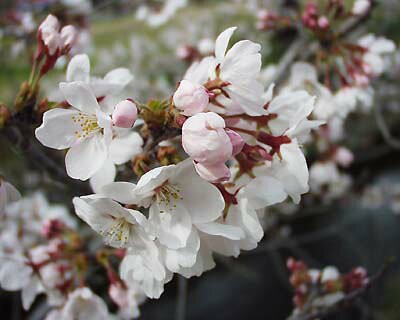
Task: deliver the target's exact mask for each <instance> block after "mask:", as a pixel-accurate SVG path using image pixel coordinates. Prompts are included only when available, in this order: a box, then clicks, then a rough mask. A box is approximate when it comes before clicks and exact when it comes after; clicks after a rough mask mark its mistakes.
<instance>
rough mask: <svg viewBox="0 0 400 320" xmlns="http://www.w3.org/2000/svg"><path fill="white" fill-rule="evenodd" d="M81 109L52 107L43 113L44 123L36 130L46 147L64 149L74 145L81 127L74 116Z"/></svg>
mask: <svg viewBox="0 0 400 320" xmlns="http://www.w3.org/2000/svg"><path fill="white" fill-rule="evenodd" d="M78 113H79V111H77V110H75V109H61V108H57V109H52V110H49V111H47V112H45V114H44V115H43V123H42V124H41V126H40V127H39V128H37V129H36V130H35V135H36V138H37V139H38V140H39V141H40V143H41V144H43V145H45V146H46V147H49V148H53V149H57V150H62V149H66V148H69V147H71V146H72V144H73V143H74V142H75V141H76V140H77V136H76V132H81V131H82V130H81V127H80V125H79V124H78V123H76V122H74V121H73V119H72V117H73V116H77V115H78Z"/></svg>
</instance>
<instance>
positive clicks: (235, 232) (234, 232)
mask: <svg viewBox="0 0 400 320" xmlns="http://www.w3.org/2000/svg"><path fill="white" fill-rule="evenodd" d="M196 227H197V228H198V229H199V230H200V231H201V232H204V233H207V234H210V235H214V236H221V237H224V238H228V239H231V240H240V239H242V238H243V237H244V233H243V230H242V229H240V228H238V227H234V226H230V225H227V224H223V223H218V222H210V223H201V224H196Z"/></svg>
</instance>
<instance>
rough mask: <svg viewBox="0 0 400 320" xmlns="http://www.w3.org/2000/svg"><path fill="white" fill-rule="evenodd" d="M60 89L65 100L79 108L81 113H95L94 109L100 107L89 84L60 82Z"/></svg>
mask: <svg viewBox="0 0 400 320" xmlns="http://www.w3.org/2000/svg"><path fill="white" fill-rule="evenodd" d="M60 90H61V92H62V94H63V95H64V98H65V100H67V102H68V103H69V104H70V105H71V106H74V107H75V108H77V109H79V110H81V111H82V112H83V113H86V114H96V111H97V110H99V109H100V106H99V104H98V103H97V100H96V97H95V96H94V94H93V92H92V91H91V89H90V87H89V85H88V84H86V83H84V82H81V81H76V82H70V83H67V82H61V83H60Z"/></svg>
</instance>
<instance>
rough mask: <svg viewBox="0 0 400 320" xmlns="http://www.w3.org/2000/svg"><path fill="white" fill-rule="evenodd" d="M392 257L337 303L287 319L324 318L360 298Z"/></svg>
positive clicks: (382, 273)
mask: <svg viewBox="0 0 400 320" xmlns="http://www.w3.org/2000/svg"><path fill="white" fill-rule="evenodd" d="M393 262H394V259H390V260H389V261H388V262H386V263H385V264H384V265H383V266H382V267H381V269H380V270H379V271H378V272H376V273H375V274H374V275H373V276H371V277H370V279H369V282H368V284H367V285H365V286H363V287H362V288H359V289H356V290H354V291H352V292H350V293H349V294H347V295H346V296H345V297H344V298H343V299H342V300H340V301H339V302H338V303H336V304H334V305H332V306H330V307H327V308H325V309H323V310H317V311H314V312H311V313H308V314H305V315H304V314H300V315H296V316H292V317H290V318H288V320H316V319H324V318H326V317H327V316H329V315H331V314H333V313H336V312H337V311H339V310H340V309H342V308H346V307H348V306H349V305H350V304H351V303H352V302H353V301H354V300H356V299H358V298H360V297H361V296H362V295H363V294H365V293H366V292H367V291H368V290H369V289H370V288H371V287H372V286H373V285H374V284H375V283H376V282H378V280H380V279H381V278H382V277H383V276H384V274H385V273H386V272H387V271H388V269H389V267H390V266H391V265H392V264H393Z"/></svg>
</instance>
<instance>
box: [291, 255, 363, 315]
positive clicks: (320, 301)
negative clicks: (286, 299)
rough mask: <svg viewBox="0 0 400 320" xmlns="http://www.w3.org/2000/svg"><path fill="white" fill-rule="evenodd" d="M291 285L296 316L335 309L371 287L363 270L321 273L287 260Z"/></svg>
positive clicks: (332, 267) (328, 270)
mask: <svg viewBox="0 0 400 320" xmlns="http://www.w3.org/2000/svg"><path fill="white" fill-rule="evenodd" d="M287 268H288V269H289V271H290V273H291V275H290V284H291V285H292V286H293V289H294V293H295V295H294V297H293V304H294V305H295V307H296V308H295V309H294V310H293V315H296V314H308V313H312V312H317V311H321V310H323V309H324V308H328V307H332V306H334V305H336V304H338V303H340V302H341V301H343V300H344V299H345V298H346V295H347V294H349V293H351V292H354V291H355V290H359V289H361V288H365V287H366V286H368V284H369V283H370V280H369V277H368V275H367V271H366V270H365V269H364V268H363V267H356V268H353V269H352V270H351V271H350V272H348V273H346V274H341V273H340V272H339V270H338V269H337V268H336V267H334V266H327V267H325V268H323V269H322V270H318V269H310V268H308V266H307V265H306V264H305V263H304V262H303V261H301V260H295V259H294V258H289V259H288V260H287Z"/></svg>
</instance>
